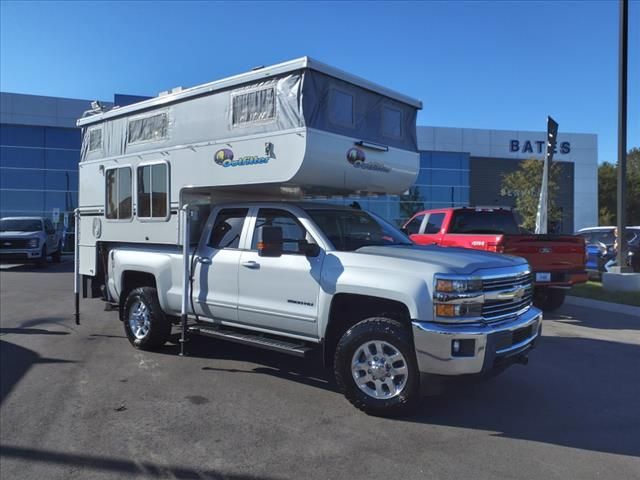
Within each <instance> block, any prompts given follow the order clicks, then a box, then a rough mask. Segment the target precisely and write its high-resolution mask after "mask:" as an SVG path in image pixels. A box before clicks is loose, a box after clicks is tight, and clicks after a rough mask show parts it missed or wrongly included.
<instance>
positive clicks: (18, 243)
mask: <svg viewBox="0 0 640 480" xmlns="http://www.w3.org/2000/svg"><path fill="white" fill-rule="evenodd" d="M28 242H29V240H27V239H25V238H3V239H1V240H0V248H7V249H9V248H27V245H28Z"/></svg>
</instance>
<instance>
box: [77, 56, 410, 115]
mask: <svg viewBox="0 0 640 480" xmlns="http://www.w3.org/2000/svg"><path fill="white" fill-rule="evenodd" d="M301 69H312V70H317V71H319V72H322V73H324V74H326V75H329V76H332V77H335V78H338V79H340V80H344V81H346V82H349V83H352V84H354V85H358V86H360V87H362V88H365V89H367V90H371V91H373V92H376V93H379V94H381V95H384V96H386V97H389V98H392V99H394V100H397V101H399V102H402V103H406V104H408V105H411V106H413V107H415V108H418V109H421V108H422V102H421V101H420V100H416V99H414V98H411V97H408V96H406V95H403V94H401V93H398V92H395V91H393V90H390V89H388V88H385V87H382V86H380V85H377V84H375V83H373V82H370V81H368V80H365V79H364V78H361V77H358V76H356V75H352V74H350V73H347V72H345V71H344V70H340V69H338V68H334V67H331V66H329V65H327V64H325V63H322V62H318V61H317V60H313V59H312V58H310V57H301V58H297V59H295V60H290V61H288V62H283V63H278V64H276V65H272V66H270V67H259V68H256V69H253V70H251V71H250V72H246V73H241V74H239V75H234V76H232V77H227V78H224V79H222V80H216V81H213V82H209V83H205V84H203V85H197V86H195V87H191V88H187V89H184V90H179V91H175V92H171V93H167V94H165V95H160V96H158V97H154V98H150V99H149V100H144V101H142V102H138V103H134V104H131V105H127V106H125V107H121V108H114V109H112V110H109V111H106V112H99V113H96V114H94V115H90V116H87V117H84V118H81V119H79V120H78V126H85V125H89V124H92V123H97V122H100V121H103V120H106V119H108V118H114V117H120V116H123V115H128V114H131V113H133V112H137V111H140V110H146V109H149V108H154V107H158V106H161V105H167V104H170V103H175V102H178V101H180V100H183V99H186V98H189V97H194V96H198V95H203V94H208V93H211V92H215V91H217V90H223V89H226V88H230V87H233V86H236V85H241V84H244V83H249V82H255V81H257V80H261V79H264V78H268V77H271V76H274V75H280V74H283V73H287V72H291V71H296V70H301Z"/></svg>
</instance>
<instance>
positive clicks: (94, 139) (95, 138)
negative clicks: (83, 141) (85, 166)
mask: <svg viewBox="0 0 640 480" xmlns="http://www.w3.org/2000/svg"><path fill="white" fill-rule="evenodd" d="M97 150H102V128H93V129H91V130H89V151H90V152H95V151H97Z"/></svg>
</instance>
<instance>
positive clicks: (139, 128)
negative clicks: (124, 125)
mask: <svg viewBox="0 0 640 480" xmlns="http://www.w3.org/2000/svg"><path fill="white" fill-rule="evenodd" d="M167 123H168V121H167V113H166V112H163V113H158V114H156V115H152V116H148V117H142V118H134V119H133V120H129V129H128V137H127V143H140V142H152V141H155V140H162V139H163V138H165V137H166V136H167Z"/></svg>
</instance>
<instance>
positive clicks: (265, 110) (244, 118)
mask: <svg viewBox="0 0 640 480" xmlns="http://www.w3.org/2000/svg"><path fill="white" fill-rule="evenodd" d="M231 99H232V114H231V124H232V125H233V126H234V127H235V126H243V125H247V124H250V123H257V122H265V121H268V120H272V119H274V118H276V89H275V87H268V88H262V89H259V90H252V91H249V92H246V93H236V94H234V95H232V97H231Z"/></svg>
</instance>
